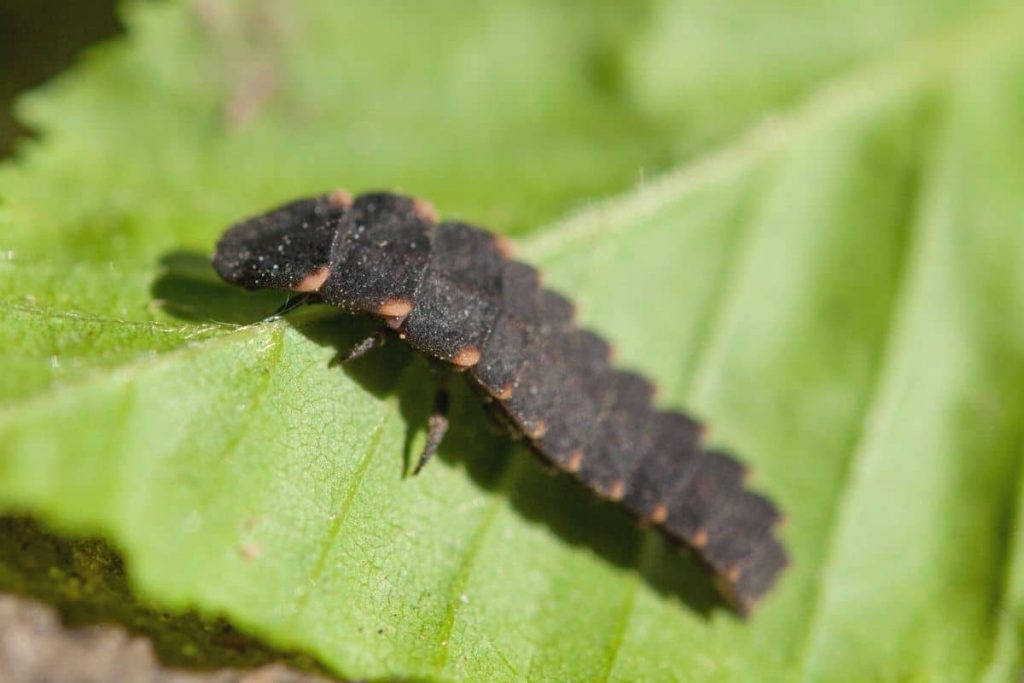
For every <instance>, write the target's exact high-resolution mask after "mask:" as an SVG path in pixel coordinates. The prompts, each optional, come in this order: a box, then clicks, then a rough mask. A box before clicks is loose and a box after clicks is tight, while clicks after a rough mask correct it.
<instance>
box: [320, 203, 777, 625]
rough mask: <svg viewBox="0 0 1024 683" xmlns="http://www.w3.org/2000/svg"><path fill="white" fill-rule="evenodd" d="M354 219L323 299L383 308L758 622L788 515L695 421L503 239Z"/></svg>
mask: <svg viewBox="0 0 1024 683" xmlns="http://www.w3.org/2000/svg"><path fill="white" fill-rule="evenodd" d="M361 202H362V204H361ZM350 220H352V221H354V223H353V224H352V225H351V226H350V227H349V230H348V231H345V232H344V234H346V235H348V236H347V237H346V238H345V240H344V243H342V244H335V247H334V250H333V258H332V260H333V263H332V279H333V278H335V277H336V276H335V273H337V278H339V280H340V279H344V278H347V281H348V282H349V284H348V285H345V284H344V283H341V284H339V283H337V282H336V283H334V285H333V288H332V283H331V281H328V283H327V285H328V286H326V287H325V289H324V290H323V293H324V298H325V300H327V301H328V302H329V303H338V304H340V305H345V306H346V307H348V308H355V309H359V310H367V311H371V312H377V313H378V314H380V315H383V316H384V317H386V318H388V319H389V320H390V323H391V324H392V326H393V327H394V328H395V329H397V330H398V332H399V333H400V334H401V335H402V336H403V337H404V338H405V339H406V341H407V342H409V343H410V344H411V345H412V346H413V347H414V348H416V349H417V350H419V351H421V352H423V353H425V354H428V355H430V356H432V357H435V358H438V359H441V360H444V361H448V362H451V363H453V364H455V365H456V366H459V367H461V368H462V369H465V370H466V371H467V374H468V376H469V379H470V381H473V382H476V383H478V384H479V385H480V386H481V387H483V389H484V390H485V391H486V392H487V394H489V395H490V396H491V397H492V398H493V400H494V401H496V402H497V404H498V405H499V406H500V407H501V409H502V410H503V411H504V413H505V414H506V416H507V417H508V419H509V421H510V422H511V423H512V424H513V425H515V427H516V429H518V430H519V431H520V432H522V434H523V435H524V437H525V438H526V439H527V440H528V442H529V444H530V445H531V447H532V449H533V450H534V451H535V452H536V453H537V454H538V455H539V456H540V457H542V458H543V459H545V460H547V461H549V462H551V463H553V464H554V465H555V466H557V467H558V468H560V469H561V470H563V471H565V472H568V473H570V474H572V475H573V476H574V477H575V478H577V479H578V480H579V481H580V482H581V483H583V484H584V485H585V486H587V487H588V488H590V489H591V490H593V491H594V492H595V493H597V494H598V495H599V496H602V497H603V498H606V499H609V500H614V501H620V502H621V503H622V504H623V505H624V506H625V507H626V508H627V509H628V510H629V511H630V512H631V513H632V514H633V515H634V516H636V517H637V518H638V519H640V520H643V521H644V522H648V523H651V524H656V525H658V527H659V528H660V529H661V530H662V531H663V532H664V533H665V534H666V535H667V536H668V537H669V538H670V539H672V540H673V541H675V542H677V543H679V544H681V545H683V546H685V547H686V548H689V549H692V550H693V551H694V553H695V555H696V557H697V558H698V559H699V560H700V561H701V562H702V563H703V564H705V565H707V566H708V567H709V568H710V569H711V570H712V572H713V574H714V577H715V584H716V586H717V587H718V589H719V591H720V592H721V593H722V595H723V596H724V597H725V598H726V599H727V600H728V602H729V603H730V604H731V605H732V606H733V607H734V608H735V609H736V610H737V611H739V612H741V613H747V612H749V610H750V609H751V608H752V607H753V605H754V604H755V603H756V602H757V601H758V600H759V599H760V598H761V597H762V596H763V595H764V593H765V592H767V591H768V590H769V589H770V588H771V586H772V585H773V584H774V582H775V580H776V578H777V575H778V574H779V572H780V571H781V570H782V569H783V568H784V567H785V566H786V564H787V558H786V553H785V551H784V549H783V548H782V546H781V544H780V543H779V541H778V540H777V539H776V538H775V536H774V535H773V532H774V529H775V527H776V525H777V524H778V522H779V520H780V515H779V513H778V511H777V510H776V508H775V507H774V505H772V503H771V502H769V501H768V500H766V499H765V498H763V497H761V496H759V495H757V494H755V493H751V492H748V491H746V490H745V489H744V487H743V478H744V473H745V469H744V467H743V466H742V465H741V464H739V463H738V462H737V461H736V460H734V459H733V458H731V457H730V456H728V455H726V454H724V453H721V452H718V451H708V450H706V449H705V447H704V445H703V438H702V433H703V430H702V428H701V426H700V425H699V424H698V423H697V422H696V421H694V420H693V419H691V418H689V417H687V416H685V415H682V414H679V413H675V412H666V411H660V410H657V409H655V408H654V406H653V404H652V398H653V395H654V388H653V386H652V385H651V384H650V383H649V382H647V381H646V380H644V379H643V378H641V377H639V376H637V375H635V374H633V373H629V372H624V371H620V370H616V369H614V368H613V367H612V366H611V363H610V348H609V346H608V344H607V343H605V342H604V341H603V340H602V339H601V338H600V337H598V336H597V335H595V334H593V333H591V332H589V331H586V330H582V329H579V328H578V327H577V326H576V325H575V323H574V322H573V306H572V304H571V303H570V302H569V301H568V300H566V299H565V298H564V297H562V296H561V295H559V294H557V293H554V292H552V291H550V290H546V289H544V288H543V287H542V286H541V285H540V281H539V277H538V274H537V271H536V270H534V269H533V268H531V267H530V266H527V265H525V264H522V263H519V262H516V261H513V260H511V259H509V258H508V257H507V254H506V250H505V249H504V248H503V243H502V242H501V241H500V238H497V237H495V236H494V235H492V234H491V233H488V232H486V231H483V230H480V229H477V228H474V227H471V226H468V225H466V224H463V223H457V222H444V223H440V224H437V223H436V221H435V220H434V219H433V217H432V216H431V215H429V214H428V213H427V212H425V211H423V210H421V208H420V207H419V206H418V205H415V204H413V203H412V200H409V199H407V198H403V197H399V196H396V195H387V194H381V195H364V196H363V197H360V198H359V199H358V200H357V201H356V204H355V205H354V206H353V210H352V212H351V218H350ZM340 234H341V233H340ZM399 252H400V253H399ZM368 279H369V280H375V281H376V282H377V283H378V284H376V285H375V286H373V287H367V286H366V282H367V280H368ZM332 297H333V298H332Z"/></svg>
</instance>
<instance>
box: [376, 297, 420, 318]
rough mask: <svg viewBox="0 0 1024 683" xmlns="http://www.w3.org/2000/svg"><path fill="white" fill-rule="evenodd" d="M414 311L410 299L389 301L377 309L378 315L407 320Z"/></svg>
mask: <svg viewBox="0 0 1024 683" xmlns="http://www.w3.org/2000/svg"><path fill="white" fill-rule="evenodd" d="M411 310H412V302H411V301H409V300H408V299H388V300H387V301H385V302H384V303H382V304H381V305H380V306H379V307H378V308H377V315H382V316H384V317H385V318H405V316H407V315H409V311H411Z"/></svg>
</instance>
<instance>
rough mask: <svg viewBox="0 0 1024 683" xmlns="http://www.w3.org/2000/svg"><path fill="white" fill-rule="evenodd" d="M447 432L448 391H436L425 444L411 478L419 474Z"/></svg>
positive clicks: (428, 420)
mask: <svg viewBox="0 0 1024 683" xmlns="http://www.w3.org/2000/svg"><path fill="white" fill-rule="evenodd" d="M447 431H448V391H447V390H445V389H443V388H442V389H438V390H437V394H435V395H434V412H433V414H432V415H431V416H430V417H429V418H428V419H427V443H426V444H425V445H424V446H423V452H422V453H420V460H419V462H418V463H416V469H414V470H413V471H412V473H413V476H415V475H417V474H419V473H420V471H421V470H422V469H423V468H424V467H425V466H426V464H427V463H428V462H429V461H430V459H431V458H432V457H434V454H435V453H437V449H438V447H440V445H441V441H442V440H443V439H444V435H445V433H446V432H447Z"/></svg>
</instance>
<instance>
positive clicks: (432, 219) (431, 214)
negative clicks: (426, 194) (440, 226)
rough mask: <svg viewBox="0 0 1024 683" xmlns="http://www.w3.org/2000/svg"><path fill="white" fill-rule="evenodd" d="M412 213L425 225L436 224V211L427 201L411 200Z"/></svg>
mask: <svg viewBox="0 0 1024 683" xmlns="http://www.w3.org/2000/svg"><path fill="white" fill-rule="evenodd" d="M412 212H413V214H414V215H415V216H416V217H417V218H419V219H420V220H423V221H426V222H427V223H437V209H435V208H434V205H433V204H431V203H430V202H428V201H424V200H422V199H413V200H412Z"/></svg>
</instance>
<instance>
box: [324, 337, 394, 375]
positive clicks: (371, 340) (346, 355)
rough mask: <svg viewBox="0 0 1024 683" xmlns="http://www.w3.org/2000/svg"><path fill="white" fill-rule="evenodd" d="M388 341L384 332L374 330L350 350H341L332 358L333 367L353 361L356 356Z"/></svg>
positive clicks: (364, 353)
mask: <svg viewBox="0 0 1024 683" xmlns="http://www.w3.org/2000/svg"><path fill="white" fill-rule="evenodd" d="M386 341H387V337H386V336H384V333H383V332H374V333H373V334H371V335H370V336H369V337H367V338H366V339H364V340H363V341H361V342H359V343H358V344H356V345H355V346H353V347H352V348H351V349H349V350H348V351H339V352H338V355H337V356H335V357H334V358H333V359H332V360H331V363H330V366H331V367H332V368H333V367H335V366H336V365H341V364H342V363H348V362H349V361H353V360H355V359H356V358H359V357H360V356H365V355H366V354H367V353H369V352H370V351H372V350H374V349H376V348H379V347H381V346H384V342H386Z"/></svg>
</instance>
